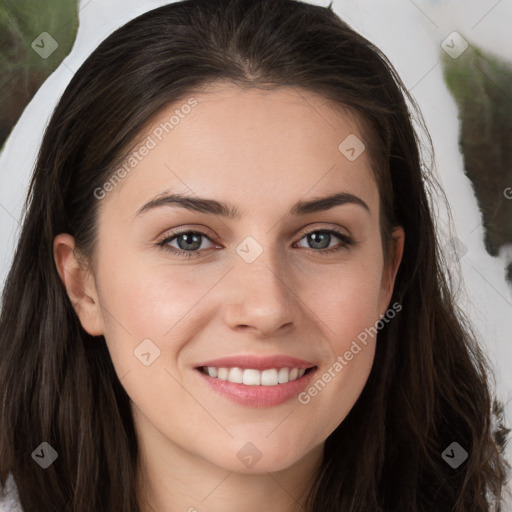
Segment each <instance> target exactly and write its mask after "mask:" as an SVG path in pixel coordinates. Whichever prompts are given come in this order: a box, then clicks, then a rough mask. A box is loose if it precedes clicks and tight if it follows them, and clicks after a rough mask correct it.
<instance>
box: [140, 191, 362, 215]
mask: <svg viewBox="0 0 512 512" xmlns="http://www.w3.org/2000/svg"><path fill="white" fill-rule="evenodd" d="M164 194H165V195H159V196H157V197H155V198H154V199H152V200H151V201H149V202H147V203H146V204H144V205H143V206H142V207H141V208H139V210H137V213H136V215H135V216H138V215H140V214H142V213H144V212H147V211H149V210H152V209H154V208H160V207H162V206H178V207H180V208H186V209H187V210H193V211H197V212H201V213H207V214H210V215H217V216H221V217H226V218H230V219H240V218H241V217H242V214H241V213H240V211H239V210H238V209H237V207H236V206H235V205H232V204H230V203H224V202H221V201H217V200H215V199H207V198H203V197H197V196H194V197H193V196H185V195H183V194H166V193H164ZM344 204H356V205H359V206H361V207H362V208H364V209H365V210H366V211H367V212H368V213H371V212H370V208H369V207H368V205H367V204H366V203H365V202H364V201H363V200H362V199H361V198H360V197H357V196H355V195H353V194H349V193H346V192H338V193H336V194H332V195H330V196H327V197H322V198H320V199H310V200H307V201H298V202H297V203H296V204H295V205H294V206H293V207H292V208H291V210H290V215H294V216H298V215H307V214H308V213H314V212H321V211H326V210H330V209H331V208H334V207H336V206H341V205H344Z"/></svg>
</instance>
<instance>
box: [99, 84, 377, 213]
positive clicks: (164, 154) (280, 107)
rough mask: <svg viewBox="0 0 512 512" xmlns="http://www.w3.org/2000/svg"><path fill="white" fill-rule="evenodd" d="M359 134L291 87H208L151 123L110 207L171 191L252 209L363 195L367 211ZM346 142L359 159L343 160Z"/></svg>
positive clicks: (346, 119)
mask: <svg viewBox="0 0 512 512" xmlns="http://www.w3.org/2000/svg"><path fill="white" fill-rule="evenodd" d="M187 105H188V106H187ZM190 105H194V106H193V107H192V108H191V107H190ZM362 126H363V125H362V122H361V119H360V118H358V116H357V114H355V113H354V112H353V111H351V110H349V109H344V108H343V107H341V106H340V105H338V104H333V103H332V102H330V101H329V100H327V99H325V98H323V97H321V96H318V95H315V94H313V93H311V92H309V91H305V90H303V89H299V88H296V87H282V88H278V89H272V90H262V89H255V88H251V89H242V88H240V87H237V86H234V85H232V84H225V83H220V84H219V83H217V84H214V85H210V86H208V87H207V88H203V89H202V90H201V91H199V92H196V93H193V94H190V95H189V96H185V97H183V98H182V99H181V100H179V101H175V102H173V103H172V104H170V105H168V106H166V107H165V108H163V109H162V110H161V111H159V112H158V113H157V114H156V115H155V116H153V118H152V119H151V121H150V122H149V123H148V124H147V125H146V127H145V128H144V130H143V131H142V132H141V136H140V137H139V139H138V141H137V142H136V144H135V145H134V152H135V153H138V156H137V158H136V161H135V160H133V158H135V157H132V161H131V163H132V164H134V165H132V166H130V165H128V166H127V165H126V162H127V161H128V160H125V169H128V171H129V172H127V173H124V174H125V175H126V177H124V178H123V179H122V180H121V181H120V183H119V184H118V185H116V187H115V189H114V190H113V192H111V193H109V196H108V197H107V200H108V201H107V202H111V203H117V204H116V207H117V208H122V209H124V210H125V213H126V214H129V213H130V212H131V213H133V212H134V211H135V210H136V209H137V205H138V206H140V203H141V202H142V201H144V200H147V199H148V198H151V197H152V196H155V195H157V194H159V193H162V192H163V191H164V190H168V191H176V192H182V193H189V194H197V195H201V196H205V195H208V196H211V197H215V196H216V197H221V196H223V197H224V196H226V194H228V195H230V196H231V197H232V199H233V202H236V201H237V197H236V196H237V194H240V197H239V199H240V200H243V202H244V203H245V204H244V205H243V206H246V207H247V208H248V209H250V208H252V207H258V206H259V207H260V208H261V205H262V204H265V205H268V204H270V202H272V203H273V204H276V202H277V203H279V202H281V203H282V201H283V200H285V199H286V198H285V197H284V195H283V194H286V196H290V198H294V199H296V198H298V197H302V196H304V195H305V194H308V191H310V195H315V194H316V195H318V194H322V193H325V194H326V193H332V192H333V190H334V189H339V188H348V189H350V190H347V191H349V192H352V193H357V194H359V195H361V194H363V191H364V190H366V192H365V193H366V200H367V202H372V201H375V200H376V198H375V197H369V195H370V196H375V190H371V191H370V192H368V189H369V188H371V189H374V188H375V183H374V179H373V173H372V171H371V168H370V161H369V157H368V155H367V154H366V153H367V152H366V151H364V150H363V149H361V148H363V147H364V146H363V144H364V143H365V133H364V132H363V129H362ZM347 140H348V141H349V145H351V146H354V147H355V149H356V150H357V152H361V153H360V155H359V156H358V157H357V158H356V159H349V158H347V153H346V149H347V148H346V147H345V146H347V143H345V141H347ZM354 144H355V145H354ZM358 144H359V145H358ZM144 147H146V148H149V149H146V150H145V151H142V149H143V148H144ZM349 149H351V148H349ZM142 152H143V153H144V156H142V157H141V155H140V153H142ZM348 156H351V154H350V153H349V154H348Z"/></svg>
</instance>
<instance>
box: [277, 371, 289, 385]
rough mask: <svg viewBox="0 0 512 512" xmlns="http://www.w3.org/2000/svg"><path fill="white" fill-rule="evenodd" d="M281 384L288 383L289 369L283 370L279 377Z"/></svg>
mask: <svg viewBox="0 0 512 512" xmlns="http://www.w3.org/2000/svg"><path fill="white" fill-rule="evenodd" d="M278 381H279V384H286V383H287V382H288V368H281V369H280V370H279V377H278Z"/></svg>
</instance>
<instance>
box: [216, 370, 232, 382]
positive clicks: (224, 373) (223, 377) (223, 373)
mask: <svg viewBox="0 0 512 512" xmlns="http://www.w3.org/2000/svg"><path fill="white" fill-rule="evenodd" d="M228 371H229V370H228V369H227V368H219V373H218V375H217V378H219V379H220V380H228Z"/></svg>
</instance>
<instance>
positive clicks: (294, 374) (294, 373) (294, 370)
mask: <svg viewBox="0 0 512 512" xmlns="http://www.w3.org/2000/svg"><path fill="white" fill-rule="evenodd" d="M297 375H299V370H298V369H297V368H292V369H291V370H290V375H288V379H289V380H295V379H296V378H297Z"/></svg>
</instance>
